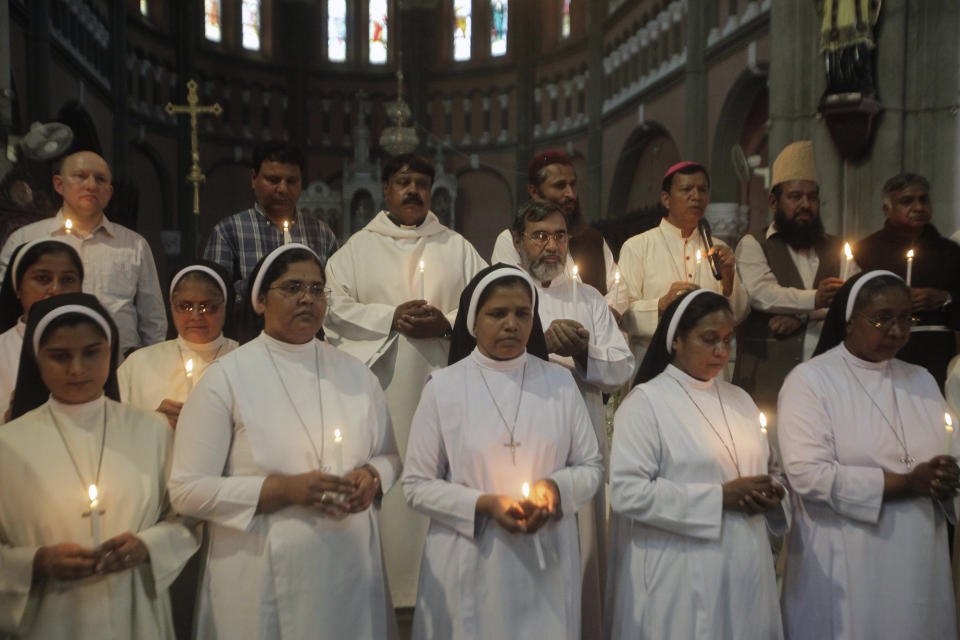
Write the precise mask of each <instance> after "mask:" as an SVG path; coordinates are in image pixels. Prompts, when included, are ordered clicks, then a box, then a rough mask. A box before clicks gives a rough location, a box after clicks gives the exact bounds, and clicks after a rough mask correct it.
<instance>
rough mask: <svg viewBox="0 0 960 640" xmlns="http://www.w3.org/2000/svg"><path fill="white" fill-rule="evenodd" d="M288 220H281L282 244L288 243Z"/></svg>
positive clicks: (289, 240)
mask: <svg viewBox="0 0 960 640" xmlns="http://www.w3.org/2000/svg"><path fill="white" fill-rule="evenodd" d="M290 242H291V239H290V221H289V220H284V221H283V244H290Z"/></svg>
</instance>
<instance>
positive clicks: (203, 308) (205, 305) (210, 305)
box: [173, 300, 223, 316]
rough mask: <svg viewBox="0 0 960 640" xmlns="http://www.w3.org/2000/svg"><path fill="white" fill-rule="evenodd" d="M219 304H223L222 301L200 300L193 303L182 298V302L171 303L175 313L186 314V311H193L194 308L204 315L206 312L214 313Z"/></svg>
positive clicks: (218, 309)
mask: <svg viewBox="0 0 960 640" xmlns="http://www.w3.org/2000/svg"><path fill="white" fill-rule="evenodd" d="M221 306H223V303H222V302H200V303H197V304H194V303H193V302H190V301H189V300H184V301H183V302H178V303H176V304H175V305H173V310H174V311H176V312H177V313H182V314H184V315H187V314H188V313H193V310H194V309H196V310H197V313H199V314H200V315H202V316H205V315H207V314H208V313H216V312H217V311H220V307H221Z"/></svg>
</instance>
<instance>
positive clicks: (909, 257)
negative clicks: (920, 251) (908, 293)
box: [907, 249, 913, 287]
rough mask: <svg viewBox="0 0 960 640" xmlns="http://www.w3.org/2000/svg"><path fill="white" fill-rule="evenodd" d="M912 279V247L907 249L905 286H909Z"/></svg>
mask: <svg viewBox="0 0 960 640" xmlns="http://www.w3.org/2000/svg"><path fill="white" fill-rule="evenodd" d="M912 279H913V249H910V251H907V286H908V287H909V286H910V281H911V280H912Z"/></svg>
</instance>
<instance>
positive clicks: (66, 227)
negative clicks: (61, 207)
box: [63, 218, 73, 233]
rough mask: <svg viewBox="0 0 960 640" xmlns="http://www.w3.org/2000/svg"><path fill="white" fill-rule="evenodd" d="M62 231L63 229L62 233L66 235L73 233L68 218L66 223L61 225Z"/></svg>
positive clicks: (71, 222)
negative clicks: (64, 232)
mask: <svg viewBox="0 0 960 640" xmlns="http://www.w3.org/2000/svg"><path fill="white" fill-rule="evenodd" d="M63 229H64V231H66V232H67V233H72V232H73V220H71V219H70V218H67V220H66V222H64V223H63Z"/></svg>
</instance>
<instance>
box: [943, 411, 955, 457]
mask: <svg viewBox="0 0 960 640" xmlns="http://www.w3.org/2000/svg"><path fill="white" fill-rule="evenodd" d="M943 428H944V430H945V431H946V432H947V439H946V442H945V446H944V451H943V452H944V453H945V454H946V455H948V456H949V455H953V454H951V453H950V451H951V449H950V444H951V443H950V440H951V438H952V436H953V418H952V417H950V414H949V413H944V414H943Z"/></svg>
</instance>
